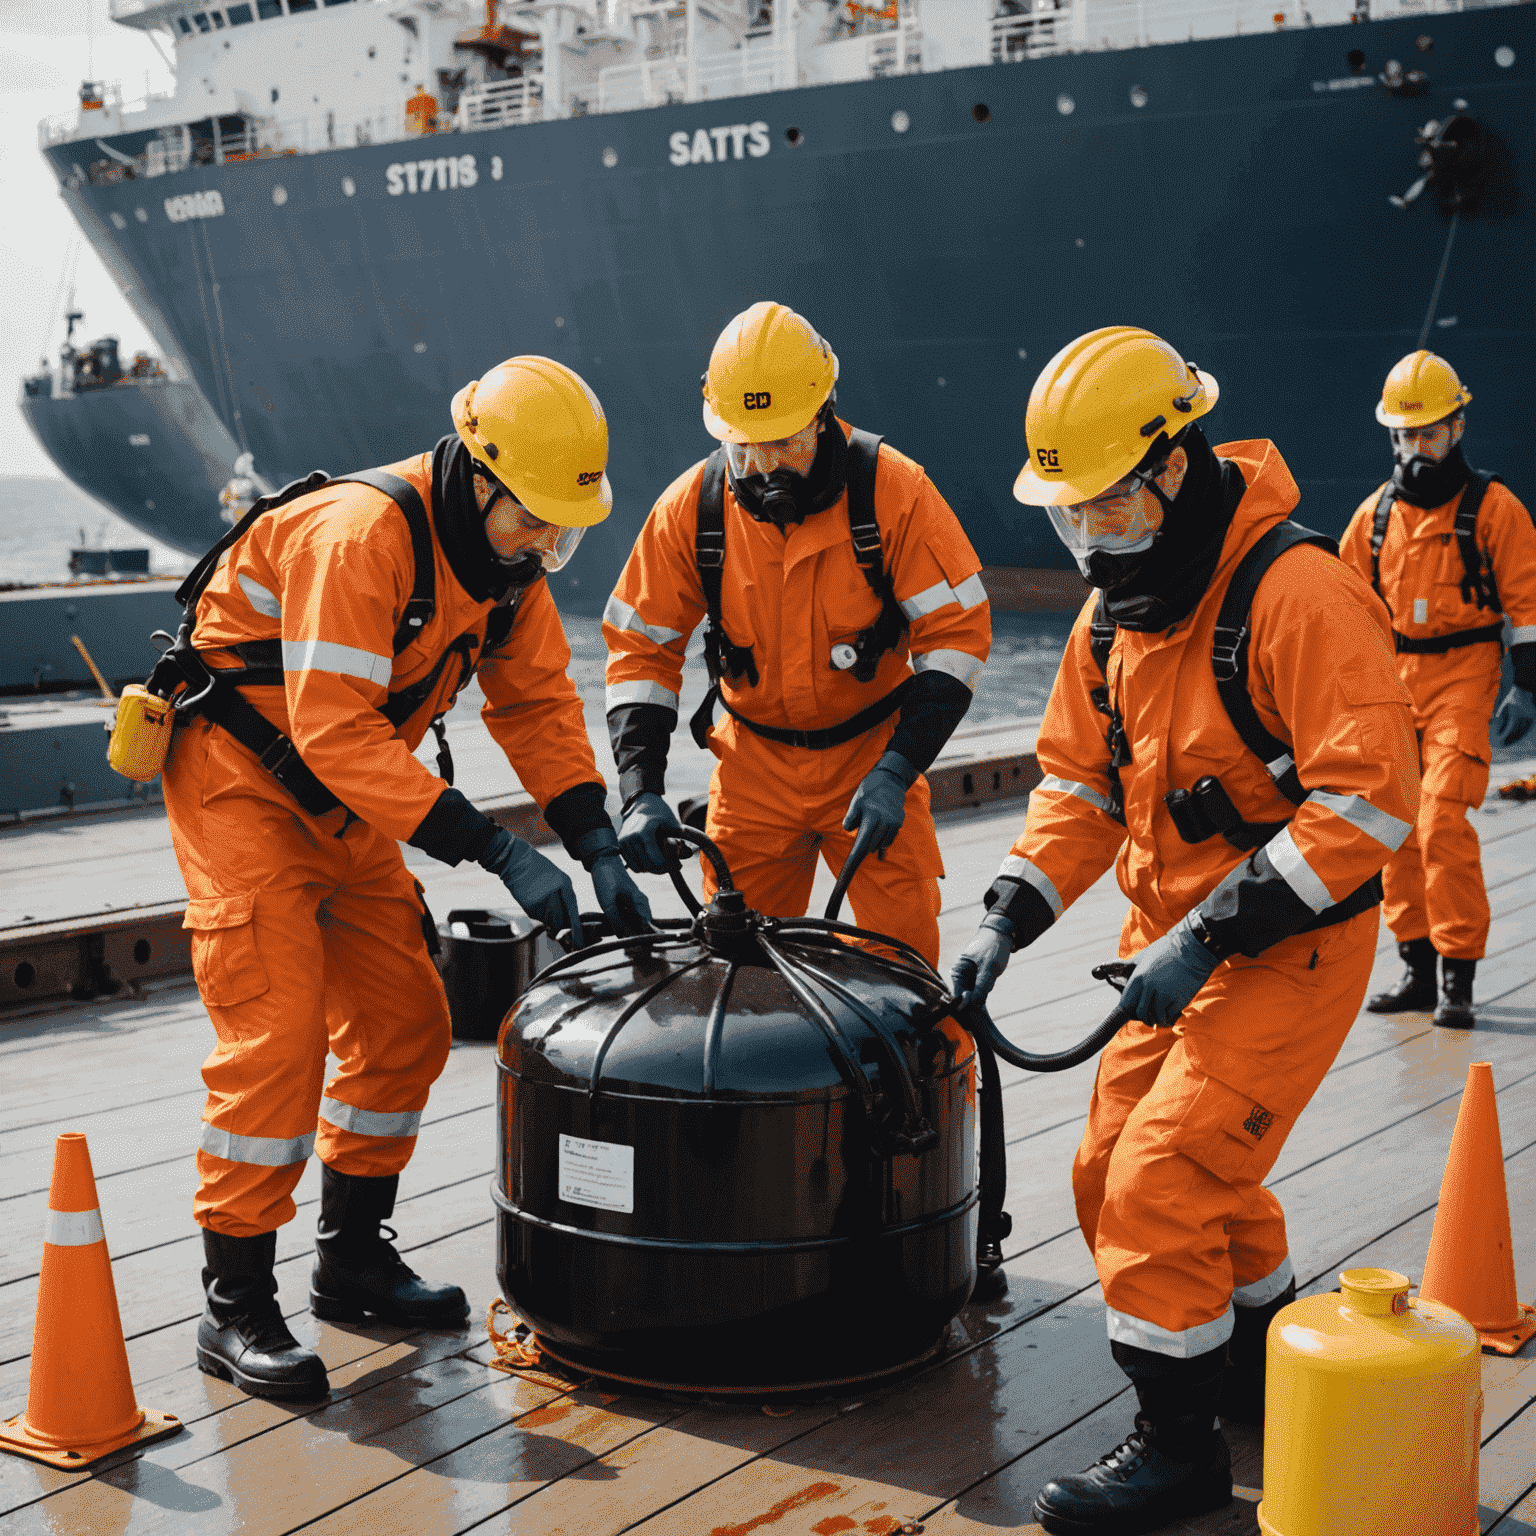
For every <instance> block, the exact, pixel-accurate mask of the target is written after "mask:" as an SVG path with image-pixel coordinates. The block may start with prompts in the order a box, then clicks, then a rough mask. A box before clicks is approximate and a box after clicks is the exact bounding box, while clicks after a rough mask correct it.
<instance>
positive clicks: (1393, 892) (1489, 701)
mask: <svg viewBox="0 0 1536 1536" xmlns="http://www.w3.org/2000/svg"><path fill="white" fill-rule="evenodd" d="M1471 398H1472V393H1471V391H1470V390H1468V389H1466V388H1464V387H1463V385H1462V383H1461V380H1460V379H1458V378H1457V376H1456V372H1455V370H1454V369H1453V368H1452V367H1451V365H1450V364H1449V363H1448V362H1446V361H1445V359H1444V358H1441V357H1437V356H1436V355H1435V354H1434V353H1433V352H1425V351H1418V352H1410V353H1409V354H1408V356H1407V357H1405V358H1403V359H1402V361H1401V362H1399V363H1398V364H1397V365H1396V366H1395V367H1394V368H1393V369H1392V371H1391V372H1390V373H1389V374H1388V375H1387V379H1386V383H1385V384H1384V385H1383V387H1382V392H1381V400H1380V401H1379V402H1378V404H1377V406H1376V419H1377V421H1379V422H1381V424H1382V425H1383V426H1385V427H1386V428H1387V430H1388V431H1389V432H1390V433H1391V435H1392V452H1393V456H1394V458H1395V459H1396V466H1395V468H1394V469H1393V472H1392V478H1391V479H1390V480H1388V481H1387V482H1386V484H1384V485H1380V486H1378V487H1377V488H1376V489H1375V490H1374V491H1372V492H1371V494H1370V495H1369V496H1367V497H1366V499H1365V500H1364V501H1363V502H1361V503H1360V507H1359V510H1358V511H1356V513H1355V515H1354V517H1353V519H1352V520H1351V522H1350V525H1349V527H1348V528H1347V529H1346V530H1345V533H1344V538H1343V540H1342V541H1341V542H1340V545H1339V553H1340V555H1342V556H1343V558H1344V560H1345V561H1346V562H1347V563H1348V564H1350V565H1351V566H1353V567H1354V568H1355V570H1357V571H1358V572H1359V573H1360V574H1361V575H1362V576H1364V577H1365V579H1366V580H1367V581H1369V582H1371V583H1372V584H1373V585H1374V586H1375V588H1376V590H1377V591H1378V592H1379V593H1380V594H1381V596H1382V597H1383V599H1384V600H1385V601H1386V605H1387V607H1388V609H1389V610H1390V611H1391V614H1392V630H1393V638H1394V641H1395V643H1396V645H1397V650H1398V657H1397V670H1398V673H1399V675H1400V676H1401V677H1402V679H1403V682H1404V683H1405V684H1406V685H1407V687H1408V692H1409V693H1410V694H1412V696H1413V723H1414V725H1415V726H1416V727H1417V729H1418V738H1419V759H1420V763H1421V764H1422V767H1423V773H1424V792H1423V796H1422V798H1421V799H1420V801H1419V819H1418V825H1417V826H1416V828H1415V829H1414V831H1413V832H1411V833H1409V835H1408V838H1407V840H1406V841H1405V842H1404V843H1403V845H1402V847H1401V848H1399V849H1398V850H1397V852H1396V853H1395V854H1393V856H1392V857H1391V858H1390V859H1389V860H1388V861H1387V867H1386V869H1384V870H1383V871H1382V880H1383V883H1384V885H1385V887H1386V919H1387V926H1388V927H1389V928H1391V930H1392V933H1393V936H1394V937H1395V938H1396V939H1397V948H1398V953H1399V954H1400V955H1401V956H1402V958H1403V963H1404V966H1405V967H1406V968H1405V970H1404V972H1403V976H1402V980H1401V981H1399V982H1398V984H1397V985H1396V986H1395V987H1392V988H1389V989H1388V990H1387V991H1385V992H1380V993H1378V994H1377V995H1376V996H1375V997H1373V998H1371V1000H1370V1001H1369V1002H1368V1003H1367V1004H1366V1007H1367V1008H1369V1009H1370V1010H1371V1012H1373V1013H1397V1012H1400V1011H1402V1010H1405V1009H1410V1008H1434V1010H1435V1015H1434V1019H1435V1023H1436V1024H1441V1025H1446V1026H1449V1027H1451V1028H1456V1029H1470V1028H1471V1027H1472V1026H1473V1025H1474V1024H1476V1022H1477V1017H1476V1014H1475V1013H1474V1012H1473V1008H1472V983H1473V979H1474V977H1475V976H1476V973H1477V962H1478V961H1479V960H1480V959H1482V956H1483V950H1484V947H1485V946H1486V944H1487V942H1488V896H1487V893H1486V892H1485V891H1484V889H1483V868H1482V861H1481V859H1480V857H1479V849H1478V842H1477V833H1476V831H1475V830H1474V829H1473V827H1472V824H1471V822H1469V821H1468V820H1467V811H1468V809H1469V808H1473V807H1476V806H1479V805H1481V804H1482V802H1483V795H1484V794H1485V793H1486V792H1487V789H1488V770H1489V765H1490V763H1491V761H1492V754H1491V752H1490V750H1489V748H1490V740H1489V716H1490V714H1492V715H1493V743H1492V744H1495V745H1498V746H1510V745H1513V744H1514V743H1515V742H1516V741H1519V740H1520V739H1521V738H1522V737H1523V736H1525V735H1526V733H1527V732H1528V731H1529V730H1530V729H1531V726H1532V725H1533V724H1536V524H1533V523H1532V521H1531V514H1530V513H1529V512H1528V511H1527V510H1526V509H1525V507H1523V506H1522V505H1521V504H1520V502H1519V501H1518V500H1517V499H1516V497H1515V496H1514V494H1513V493H1512V492H1511V491H1510V490H1509V489H1508V487H1506V486H1505V485H1503V484H1501V483H1500V482H1499V481H1497V480H1492V479H1490V477H1489V476H1488V475H1486V474H1485V473H1482V472H1480V471H1477V470H1474V469H1472V468H1471V467H1470V466H1469V465H1468V464H1467V461H1466V459H1465V458H1464V457H1463V456H1462V451H1461V438H1462V433H1463V432H1464V431H1465V430H1466V422H1467V418H1466V405H1467V402H1468V401H1469V400H1471ZM1469 556H1470V559H1469V558H1468V557H1469ZM1506 614H1507V615H1508V617H1509V621H1510V623H1511V625H1512V626H1513V631H1514V632H1513V634H1512V635H1511V636H1510V664H1511V666H1512V668H1513V671H1514V687H1513V688H1511V689H1510V690H1509V692H1508V693H1507V694H1506V695H1505V697H1504V699H1503V700H1502V701H1501V702H1500V703H1499V705H1498V710H1497V713H1495V712H1494V701H1495V699H1496V698H1497V696H1498V689H1499V670H1500V663H1501V661H1502V659H1503V654H1504V651H1503V633H1502V632H1503V628H1504V616H1505V615H1506ZM1436 956H1439V959H1440V999H1439V1002H1438V1004H1437V1003H1436V1000H1435V958H1436Z"/></svg>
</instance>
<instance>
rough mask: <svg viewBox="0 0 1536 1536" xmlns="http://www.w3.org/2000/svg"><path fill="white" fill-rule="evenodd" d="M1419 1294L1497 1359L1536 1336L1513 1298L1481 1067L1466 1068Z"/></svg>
mask: <svg viewBox="0 0 1536 1536" xmlns="http://www.w3.org/2000/svg"><path fill="white" fill-rule="evenodd" d="M1419 1295H1420V1296H1423V1297H1424V1298H1426V1299H1427V1300H1429V1301H1439V1302H1443V1303H1444V1304H1445V1305H1446V1306H1448V1307H1454V1308H1455V1309H1456V1310H1457V1311H1458V1312H1460V1313H1461V1315H1462V1316H1463V1317H1464V1318H1466V1320H1467V1321H1468V1322H1469V1323H1471V1324H1472V1326H1473V1327H1474V1328H1475V1329H1477V1332H1478V1335H1479V1337H1481V1339H1482V1341H1483V1347H1484V1348H1485V1349H1492V1350H1496V1351H1497V1352H1498V1353H1499V1354H1501V1355H1512V1354H1514V1353H1515V1352H1516V1350H1518V1349H1519V1348H1520V1346H1521V1345H1522V1344H1524V1343H1525V1341H1526V1340H1527V1339H1528V1338H1530V1337H1531V1335H1532V1334H1533V1333H1536V1307H1532V1306H1527V1305H1525V1304H1523V1303H1522V1302H1520V1301H1518V1300H1517V1299H1516V1297H1515V1256H1514V1252H1513V1245H1512V1243H1511V1241H1510V1232H1509V1197H1508V1195H1507V1194H1506V1193H1505V1190H1504V1149H1503V1147H1502V1146H1501V1144H1500V1142H1499V1107H1498V1104H1497V1103H1496V1102H1495V1100H1494V1096H1493V1068H1492V1066H1491V1065H1489V1063H1488V1062H1486V1061H1474V1062H1473V1063H1472V1065H1471V1066H1470V1067H1469V1068H1468V1069H1467V1087H1466V1091H1465V1092H1464V1093H1463V1094H1462V1096H1461V1108H1460V1110H1458V1111H1457V1114H1456V1129H1455V1131H1454V1132H1453V1133H1452V1135H1451V1155H1450V1157H1449V1158H1448V1159H1447V1160H1446V1164H1445V1178H1444V1179H1442V1180H1441V1183H1440V1209H1439V1210H1438V1211H1437V1212H1436V1213H1435V1229H1434V1231H1433V1232H1432V1233H1431V1234H1430V1239H1429V1257H1428V1258H1427V1259H1426V1260H1425V1261H1424V1280H1423V1283H1422V1284H1421V1285H1420V1286H1419Z"/></svg>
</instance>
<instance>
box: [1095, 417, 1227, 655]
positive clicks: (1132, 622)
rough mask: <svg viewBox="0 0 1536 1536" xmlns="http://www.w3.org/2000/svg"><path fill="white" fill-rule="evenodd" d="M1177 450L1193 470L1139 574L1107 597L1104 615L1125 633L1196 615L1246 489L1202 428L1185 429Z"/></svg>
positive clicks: (1156, 628) (1170, 624) (1155, 628)
mask: <svg viewBox="0 0 1536 1536" xmlns="http://www.w3.org/2000/svg"><path fill="white" fill-rule="evenodd" d="M1178 446H1179V447H1181V448H1182V449H1183V450H1184V451H1185V453H1186V454H1187V455H1188V457H1189V467H1188V468H1187V469H1186V470H1185V471H1184V483H1183V484H1182V485H1181V486H1180V487H1179V494H1178V495H1177V496H1175V497H1174V498H1173V500H1172V501H1171V502H1169V504H1168V507H1167V510H1166V511H1165V512H1164V514H1163V522H1162V526H1161V527H1160V528H1159V529H1158V531H1157V539H1156V541H1155V542H1154V543H1153V545H1152V548H1151V549H1150V550H1148V551H1147V556H1146V558H1145V559H1144V560H1143V561H1142V562H1141V564H1140V565H1139V566H1137V568H1136V571H1135V574H1134V575H1132V576H1131V577H1130V578H1129V579H1128V580H1127V581H1124V582H1122V583H1121V584H1120V585H1119V586H1117V587H1115V588H1114V589H1113V590H1112V591H1109V592H1106V593H1105V594H1104V607H1105V609H1106V611H1107V612H1108V614H1109V616H1110V618H1112V619H1113V620H1114V621H1115V623H1116V624H1118V625H1119V626H1120V628H1122V629H1130V630H1136V631H1139V632H1141V633H1155V632H1158V631H1161V630H1165V629H1172V628H1173V626H1174V625H1175V624H1178V623H1180V622H1182V621H1183V620H1184V619H1185V618H1187V617H1188V616H1189V615H1190V614H1191V613H1193V612H1194V609H1195V605H1196V604H1197V603H1198V602H1199V601H1200V599H1201V597H1202V596H1203V595H1204V594H1205V589H1206V588H1207V587H1208V586H1209V585H1210V583H1211V577H1212V576H1214V575H1215V574H1216V567H1217V564H1218V563H1219V562H1220V560H1221V546H1222V543H1223V542H1224V541H1225V539H1226V536H1227V530H1228V528H1230V527H1231V526H1232V518H1233V515H1234V514H1235V513H1236V511H1237V504H1238V503H1239V502H1240V501H1241V500H1242V499H1243V492H1244V491H1245V490H1246V489H1247V486H1246V484H1245V483H1244V480H1243V475H1242V471H1241V470H1239V469H1238V467H1237V466H1236V465H1235V464H1233V463H1231V462H1230V461H1229V460H1226V459H1218V458H1217V457H1216V455H1215V453H1214V452H1212V450H1211V445H1210V442H1209V441H1208V440H1207V438H1206V436H1205V434H1204V433H1203V432H1202V431H1201V430H1200V428H1199V427H1197V426H1194V425H1191V426H1189V427H1187V428H1186V429H1185V430H1184V432H1183V433H1181V434H1180V436H1179V442H1178Z"/></svg>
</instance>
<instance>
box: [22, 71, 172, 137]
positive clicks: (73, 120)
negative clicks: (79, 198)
mask: <svg viewBox="0 0 1536 1536" xmlns="http://www.w3.org/2000/svg"><path fill="white" fill-rule="evenodd" d="M174 99H175V92H173V91H152V90H150V89H149V77H148V75H147V74H146V75H145V78H144V89H143V91H142V93H141V94H139V95H137V96H130V97H126V98H125V97H124V95H123V82H122V81H121V80H112V81H108V82H107V83H106V84H104V85H103V86H102V89H101V105H100V106H99V107H97V108H94V109H93V110H92V111H91V112H89V113H86V112H83V111H81V110H80V109H79V108H76V109H75V110H74V111H72V112H56V113H53V114H52V115H50V116H48V117H45V118H43V119H42V120H41V121H40V122H39V123H38V125H37V142H38V146H39V148H42V149H49V148H51V147H52V146H53V145H55V144H67V143H69V142H70V141H71V140H73V139H84V138H92V137H94V136H95V135H97V134H103V133H109V134H110V133H121V132H122V131H123V130H124V129H125V128H131V127H132V126H133V125H132V124H131V123H125V122H124V121H123V119H124V118H125V117H132V116H134V115H135V114H136V113H140V112H146V111H148V110H149V109H150V108H151V107H154V106H158V105H159V104H160V103H162V102H167V101H172V100H174Z"/></svg>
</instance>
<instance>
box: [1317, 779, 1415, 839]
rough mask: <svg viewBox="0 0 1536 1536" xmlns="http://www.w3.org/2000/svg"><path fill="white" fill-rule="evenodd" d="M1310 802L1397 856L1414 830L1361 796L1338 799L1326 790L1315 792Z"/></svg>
mask: <svg viewBox="0 0 1536 1536" xmlns="http://www.w3.org/2000/svg"><path fill="white" fill-rule="evenodd" d="M1307 799H1308V801H1310V802H1311V803H1312V804H1314V805H1320V806H1322V807H1323V809H1324V810H1328V811H1332V812H1333V814H1334V815H1335V816H1338V817H1341V818H1342V819H1343V820H1345V821H1347V822H1348V823H1349V824H1350V826H1352V827H1358V828H1359V829H1360V830H1361V831H1362V832H1364V833H1365V835H1366V836H1367V837H1371V838H1375V840H1376V841H1377V842H1378V843H1380V844H1381V846H1382V847H1383V848H1390V849H1391V850H1392V852H1393V853H1396V852H1397V850H1398V849H1399V848H1401V847H1402V845H1403V839H1404V838H1405V837H1407V836H1408V834H1409V833H1410V832H1411V831H1412V830H1413V827H1412V826H1411V825H1410V824H1409V823H1408V822H1406V821H1399V820H1398V818H1397V817H1396V816H1389V815H1388V814H1387V813H1386V812H1385V811H1384V810H1382V809H1380V807H1378V806H1374V805H1372V804H1371V802H1370V801H1369V800H1362V799H1361V798H1360V797H1359V795H1334V794H1330V793H1329V792H1328V791H1327V790H1326V789H1314V790H1313V791H1312V793H1311V794H1310V795H1308V796H1307Z"/></svg>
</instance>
